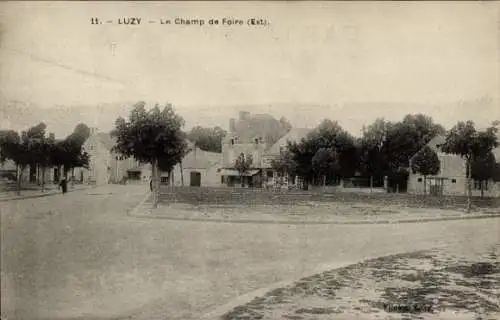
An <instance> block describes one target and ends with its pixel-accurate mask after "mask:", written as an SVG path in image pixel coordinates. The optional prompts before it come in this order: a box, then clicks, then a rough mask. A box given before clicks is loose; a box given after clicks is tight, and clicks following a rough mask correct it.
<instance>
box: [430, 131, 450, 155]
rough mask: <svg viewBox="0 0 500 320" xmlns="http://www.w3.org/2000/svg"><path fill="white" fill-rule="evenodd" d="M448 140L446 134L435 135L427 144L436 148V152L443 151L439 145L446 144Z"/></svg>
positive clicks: (433, 148)
mask: <svg viewBox="0 0 500 320" xmlns="http://www.w3.org/2000/svg"><path fill="white" fill-rule="evenodd" d="M445 142H446V136H444V135H440V136H435V137H434V138H432V139H431V141H429V142H428V143H427V146H428V147H429V148H431V149H432V150H434V151H435V152H438V151H441V150H440V148H439V145H441V144H444V143H445Z"/></svg>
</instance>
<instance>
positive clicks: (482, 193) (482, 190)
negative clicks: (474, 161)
mask: <svg viewBox="0 0 500 320" xmlns="http://www.w3.org/2000/svg"><path fill="white" fill-rule="evenodd" d="M483 187H484V181H481V198H484V188H483Z"/></svg>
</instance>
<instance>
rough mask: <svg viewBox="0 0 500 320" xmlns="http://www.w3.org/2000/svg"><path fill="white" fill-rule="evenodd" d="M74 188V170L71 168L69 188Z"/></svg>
mask: <svg viewBox="0 0 500 320" xmlns="http://www.w3.org/2000/svg"><path fill="white" fill-rule="evenodd" d="M74 186H75V168H71V187H74Z"/></svg>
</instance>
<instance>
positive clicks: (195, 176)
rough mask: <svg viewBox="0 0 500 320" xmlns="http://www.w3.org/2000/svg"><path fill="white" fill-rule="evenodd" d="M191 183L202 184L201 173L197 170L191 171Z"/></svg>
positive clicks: (195, 185) (198, 185)
mask: <svg viewBox="0 0 500 320" xmlns="http://www.w3.org/2000/svg"><path fill="white" fill-rule="evenodd" d="M189 185H190V186H191V187H200V186H201V173H199V172H197V171H191V176H190V179H189Z"/></svg>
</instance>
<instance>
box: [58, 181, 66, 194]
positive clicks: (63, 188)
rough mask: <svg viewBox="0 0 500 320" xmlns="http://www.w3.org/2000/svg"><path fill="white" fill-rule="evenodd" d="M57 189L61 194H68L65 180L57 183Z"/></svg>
mask: <svg viewBox="0 0 500 320" xmlns="http://www.w3.org/2000/svg"><path fill="white" fill-rule="evenodd" d="M59 187H60V188H61V189H62V193H63V194H65V193H66V192H68V182H67V181H66V178H62V180H61V182H59Z"/></svg>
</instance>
